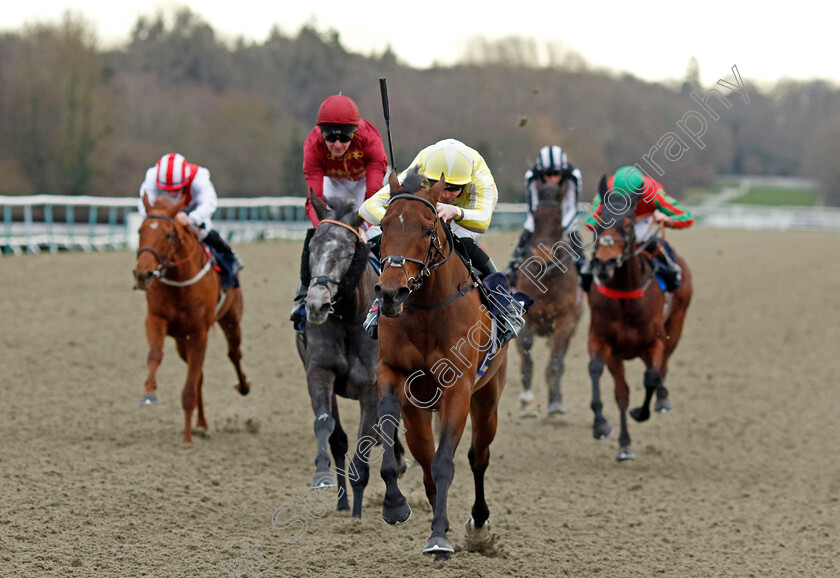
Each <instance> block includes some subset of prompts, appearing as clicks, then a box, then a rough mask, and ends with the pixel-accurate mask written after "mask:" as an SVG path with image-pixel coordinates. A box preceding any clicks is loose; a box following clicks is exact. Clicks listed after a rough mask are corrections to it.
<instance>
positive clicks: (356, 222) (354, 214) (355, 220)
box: [348, 211, 365, 229]
mask: <svg viewBox="0 0 840 578" xmlns="http://www.w3.org/2000/svg"><path fill="white" fill-rule="evenodd" d="M350 213H351V217H350V222H349V223H348V225H350V226H351V227H353V228H354V229H358V228H359V227H361V226H362V223H363V222H364V221H365V220H364V219H363V218H362V216H361V215H360V214H359V211H350Z"/></svg>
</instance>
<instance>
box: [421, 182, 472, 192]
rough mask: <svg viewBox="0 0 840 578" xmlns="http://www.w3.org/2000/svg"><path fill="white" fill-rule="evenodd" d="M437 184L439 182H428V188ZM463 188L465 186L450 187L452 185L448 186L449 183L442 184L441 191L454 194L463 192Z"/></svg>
mask: <svg viewBox="0 0 840 578" xmlns="http://www.w3.org/2000/svg"><path fill="white" fill-rule="evenodd" d="M438 182H440V181H429V186H430V187H433V186H435V185H436V184H438ZM464 186H465V185H452V184H449V183H444V187H443V190H444V191H449V192H450V193H454V192H455V191H461V190H463V189H464Z"/></svg>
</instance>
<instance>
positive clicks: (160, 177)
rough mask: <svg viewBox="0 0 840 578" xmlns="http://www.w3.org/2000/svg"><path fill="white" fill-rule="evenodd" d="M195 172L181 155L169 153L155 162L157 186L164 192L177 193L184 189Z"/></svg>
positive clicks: (193, 166) (194, 168)
mask: <svg viewBox="0 0 840 578" xmlns="http://www.w3.org/2000/svg"><path fill="white" fill-rule="evenodd" d="M196 170H197V167H196V165H193V164H190V163H188V162H187V159H185V158H184V157H183V156H182V155H180V154H177V153H169V154H166V155H163V156H162V157H160V160H159V161H158V162H157V186H158V188H160V189H163V190H164V191H177V190H178V189H182V188H184V187H186V186H187V185H188V184H189V183H190V181H191V180H192V178H193V177H194V176H195V172H196Z"/></svg>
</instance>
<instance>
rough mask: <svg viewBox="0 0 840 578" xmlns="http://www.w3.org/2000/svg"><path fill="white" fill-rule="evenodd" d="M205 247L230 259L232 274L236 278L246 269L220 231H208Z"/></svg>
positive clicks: (205, 237)
mask: <svg viewBox="0 0 840 578" xmlns="http://www.w3.org/2000/svg"><path fill="white" fill-rule="evenodd" d="M202 241H203V242H204V244H205V245H207V246H208V247H210V248H211V249H214V250H215V251H217V252H218V253H220V254H221V255H224V256H225V257H228V258H229V259H230V262H231V273H232V274H233V275H234V276H236V275H238V274H239V272H240V271H241V270H242V269H243V268H244V267H245V265H244V264H243V263H242V261H240V260H239V257H237V256H236V254H235V253H234V252H233V249H231V248H230V245H228V244H227V241H225V240H224V239H223V238H222V236H221V235H219V233H218V231H216V230H215V229H210V230H208V231H207V234H206V235H205V236H204V239H202Z"/></svg>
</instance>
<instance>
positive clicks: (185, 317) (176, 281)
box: [134, 195, 250, 447]
mask: <svg viewBox="0 0 840 578" xmlns="http://www.w3.org/2000/svg"><path fill="white" fill-rule="evenodd" d="M143 204H144V206H145V207H146V218H145V219H144V220H143V224H142V225H141V226H140V249H139V250H138V251H137V264H136V265H135V267H134V279H135V287H136V288H137V289H142V290H144V291H146V303H147V305H148V310H147V314H146V338H147V339H148V342H149V355H148V357H147V360H146V362H147V364H148V367H149V374H148V377H147V378H146V386H145V392H144V394H143V398H142V400H141V402H140V403H141V404H142V405H149V404H153V403H156V402H157V395H156V393H155V392H156V390H157V380H156V377H155V376H156V373H157V369H158V367H159V366H160V362H161V360H162V359H163V341H164V338H165V337H166V336H167V335H169V336H170V337H173V338H174V339H175V344H176V346H177V349H178V355H180V356H181V359H183V360H184V361H185V362H186V363H187V380H186V383H185V384H184V389H183V391H182V392H181V406H182V407H183V408H184V438H183V441H182V444H183V445H184V446H185V447H188V446H191V445H192V443H193V441H192V415H193V410H195V409H196V407H197V408H198V421H197V423H196V430H203V431H206V430H207V421H206V420H205V418H204V403H203V401H202V396H201V386H202V382H203V380H204V374H203V372H202V366H203V365H204V355H205V352H206V350H207V334H208V331H209V329H210V327H212V326H213V323H215V322H216V321H218V322H219V325H221V326H222V329H223V330H224V333H225V337H226V338H227V343H228V357H230V360H231V361H232V362H233V366H234V367H235V368H236V375H237V377H238V379H239V383H238V385H237V386H236V390H237V391H238V392H239V393H241V394H242V395H247V394H248V391H249V389H250V385H249V383H248V380H247V379H246V378H245V374H244V373H243V372H242V367H241V365H240V360H241V358H242V352H241V350H240V347H239V345H240V342H241V341H242V333H241V331H240V328H239V324H240V321H241V320H242V290H241V289H240V288H239V287H236V288H229V289H227V290H226V291H222V286H221V277H220V275H219V273H218V272H217V271H216V270H215V269H214V268H213V267H212V266H211V265H212V262H211V260H210V257H209V256H208V254H207V252H206V251H205V249H204V247H203V246H202V244H201V243H200V242H199V241H198V239H197V238H196V236H195V234H194V233H193V232H192V230H190V229H187V228H185V227H183V226H182V225H181V224H180V223H178V222H177V221H176V220H175V215H177V214H178V211H180V210H181V209H182V208H183V207H184V199H183V198H182V199H181V200H179V201H178V202H177V203H175V204H173V203H171V202H170V201H169V199H168V198H166V197H159V198H158V199H157V200H156V201H155V205H154V207H152V206H151V205H150V204H149V199H148V197H147V196H146V195H143Z"/></svg>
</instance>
